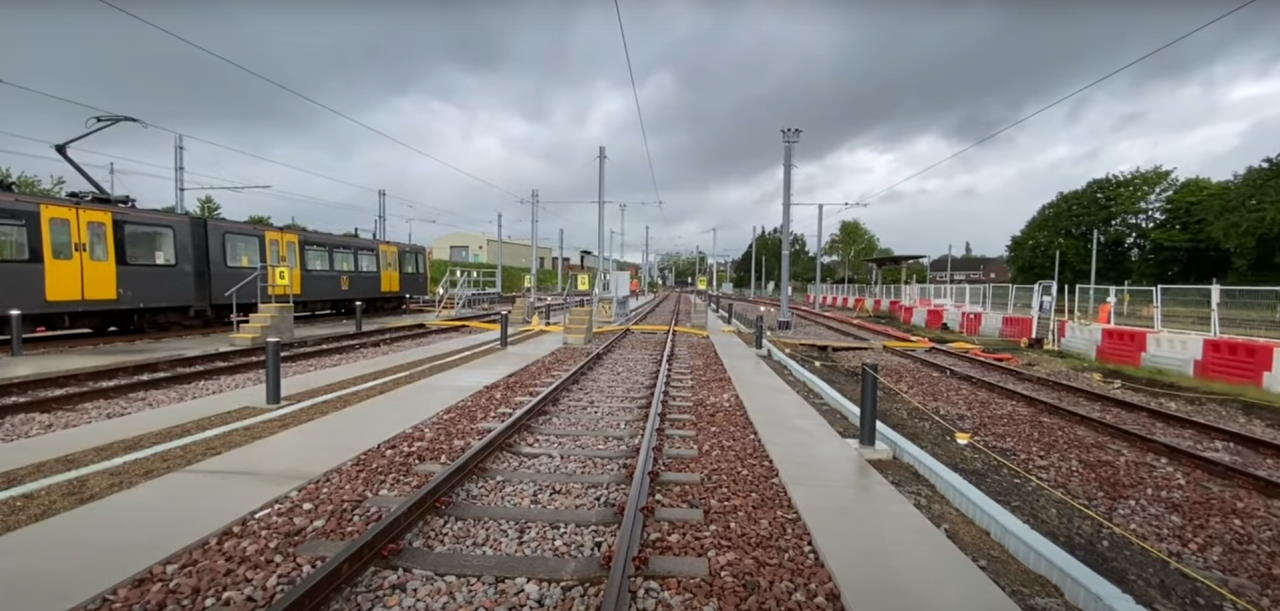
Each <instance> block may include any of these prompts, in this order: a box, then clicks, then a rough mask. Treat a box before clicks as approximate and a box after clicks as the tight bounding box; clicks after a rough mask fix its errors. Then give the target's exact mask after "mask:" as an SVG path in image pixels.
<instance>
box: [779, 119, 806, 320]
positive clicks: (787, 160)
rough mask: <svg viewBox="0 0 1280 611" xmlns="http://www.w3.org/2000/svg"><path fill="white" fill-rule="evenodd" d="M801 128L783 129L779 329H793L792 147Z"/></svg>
mask: <svg viewBox="0 0 1280 611" xmlns="http://www.w3.org/2000/svg"><path fill="white" fill-rule="evenodd" d="M800 134H801V130H799V129H795V128H789V129H784V130H782V287H781V293H779V297H778V302H779V303H780V304H781V307H779V308H778V330H779V331H787V330H790V329H791V303H790V302H791V149H792V148H793V147H794V146H795V144H796V143H797V142H799V141H800Z"/></svg>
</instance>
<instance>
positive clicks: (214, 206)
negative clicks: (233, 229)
mask: <svg viewBox="0 0 1280 611" xmlns="http://www.w3.org/2000/svg"><path fill="white" fill-rule="evenodd" d="M195 215H196V216H198V217H200V218H206V219H220V218H222V204H219V203H218V200H216V199H213V196H212V195H207V194H206V195H201V196H200V198H199V199H197V200H196V212H195Z"/></svg>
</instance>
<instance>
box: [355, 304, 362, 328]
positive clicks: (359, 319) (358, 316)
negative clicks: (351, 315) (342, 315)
mask: <svg viewBox="0 0 1280 611" xmlns="http://www.w3.org/2000/svg"><path fill="white" fill-rule="evenodd" d="M361 331H364V302H363V301H357V302H356V332H357V333H359V332H361Z"/></svg>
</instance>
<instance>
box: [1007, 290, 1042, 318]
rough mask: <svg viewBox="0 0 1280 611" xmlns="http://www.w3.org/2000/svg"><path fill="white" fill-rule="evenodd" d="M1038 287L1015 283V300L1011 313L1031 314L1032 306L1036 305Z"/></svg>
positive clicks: (1013, 300) (1010, 309)
mask: <svg viewBox="0 0 1280 611" xmlns="http://www.w3.org/2000/svg"><path fill="white" fill-rule="evenodd" d="M1035 293H1036V287H1034V286H1032V285H1030V284H1015V285H1013V299H1012V300H1011V301H1012V302H1013V305H1012V307H1010V308H1009V313H1011V314H1030V313H1031V308H1033V307H1035Z"/></svg>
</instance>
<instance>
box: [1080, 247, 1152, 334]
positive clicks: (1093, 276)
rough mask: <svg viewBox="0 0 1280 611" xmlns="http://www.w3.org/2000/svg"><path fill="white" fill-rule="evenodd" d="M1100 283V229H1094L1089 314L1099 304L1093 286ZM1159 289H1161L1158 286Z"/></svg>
mask: <svg viewBox="0 0 1280 611" xmlns="http://www.w3.org/2000/svg"><path fill="white" fill-rule="evenodd" d="M1096 284H1098V230H1097V229H1094V230H1093V254H1091V255H1090V256H1089V316H1093V313H1094V312H1097V310H1096V309H1095V308H1096V307H1097V304H1095V303H1094V302H1093V287H1094V285H1096ZM1156 290H1157V291H1159V290H1160V289H1159V288H1157V289H1156Z"/></svg>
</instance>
